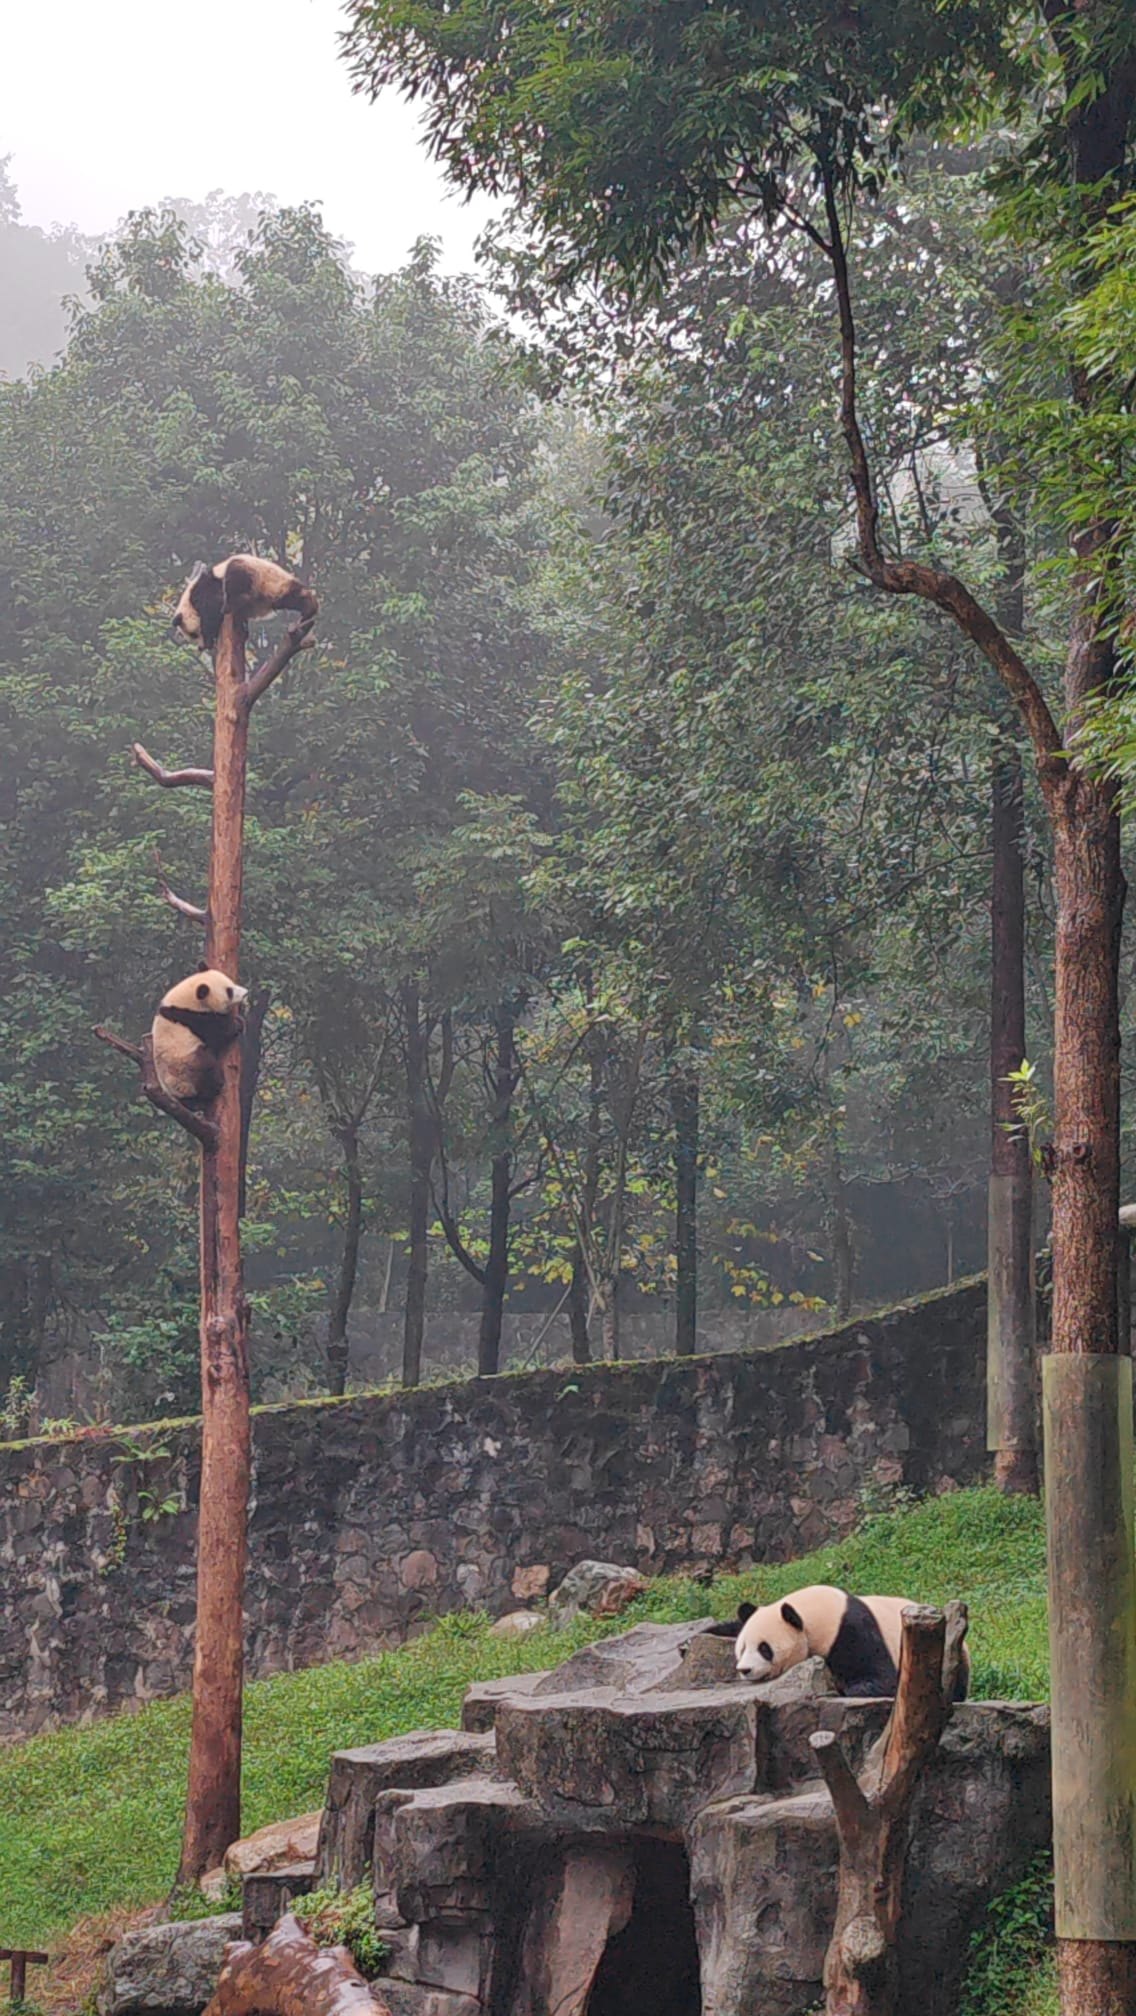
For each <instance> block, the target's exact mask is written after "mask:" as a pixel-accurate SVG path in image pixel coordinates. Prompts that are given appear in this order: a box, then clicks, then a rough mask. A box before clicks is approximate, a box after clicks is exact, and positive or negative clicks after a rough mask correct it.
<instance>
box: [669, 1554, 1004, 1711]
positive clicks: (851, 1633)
mask: <svg viewBox="0 0 1136 2016" xmlns="http://www.w3.org/2000/svg"><path fill="white" fill-rule="evenodd" d="M910 1607H911V1599H910V1598H909V1597H907V1596H850V1595H849V1594H848V1591H847V1590H846V1589H835V1588H833V1587H832V1586H831V1584H829V1583H827V1582H814V1583H811V1584H810V1586H809V1587H808V1588H807V1589H794V1590H793V1592H792V1593H791V1595H788V1596H784V1597H782V1598H781V1600H780V1601H779V1602H777V1603H763V1604H762V1605H761V1607H760V1608H759V1607H758V1606H757V1605H756V1604H753V1603H739V1605H738V1614H737V1616H736V1617H733V1618H730V1619H729V1621H728V1622H727V1623H725V1624H715V1625H714V1626H713V1627H712V1630H711V1631H710V1632H709V1633H708V1634H707V1635H708V1636H712V1637H715V1638H733V1639H734V1640H735V1645H734V1659H735V1663H736V1665H737V1670H738V1677H739V1679H744V1680H776V1678H777V1676H778V1674H780V1673H785V1672H787V1671H788V1669H789V1667H790V1666H799V1665H800V1663H801V1661H802V1659H811V1658H812V1657H813V1656H814V1655H815V1654H817V1653H819V1654H820V1657H821V1658H822V1659H823V1660H824V1662H825V1665H826V1666H827V1667H828V1670H829V1672H830V1673H831V1674H832V1677H833V1679H834V1680H835V1682H836V1684H837V1686H838V1687H839V1689H840V1691H841V1693H842V1694H855V1695H860V1696H877V1695H878V1696H883V1697H885V1698H890V1697H891V1696H892V1695H894V1693H895V1690H896V1684H897V1680H898V1674H899V1651H900V1643H901V1640H902V1637H903V1613H904V1611H905V1610H906V1609H909V1608H910ZM969 1682H970V1660H969V1658H968V1656H967V1653H966V1648H965V1646H964V1648H963V1654H962V1659H961V1661H960V1663H959V1674H958V1682H957V1684H956V1687H955V1699H956V1701H965V1700H966V1694H967V1687H968V1685H969Z"/></svg>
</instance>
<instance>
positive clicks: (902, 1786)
mask: <svg viewBox="0 0 1136 2016" xmlns="http://www.w3.org/2000/svg"><path fill="white" fill-rule="evenodd" d="M965 1635H966V1606H965V1604H962V1603H951V1604H949V1605H948V1606H947V1611H946V1614H944V1612H943V1611H941V1610H928V1609H916V1608H915V1607H914V1606H913V1607H911V1608H909V1609H907V1610H905V1611H904V1613H903V1643H902V1648H901V1651H900V1659H899V1679H898V1682H897V1686H896V1696H895V1702H894V1705H893V1707H892V1711H891V1715H890V1717H889V1719H888V1723H887V1726H886V1728H885V1729H884V1732H883V1734H882V1736H881V1737H880V1739H879V1742H878V1743H877V1744H876V1745H875V1748H874V1749H873V1751H872V1753H871V1755H870V1757H869V1759H868V1762H867V1764H866V1766H865V1768H864V1770H863V1771H862V1772H861V1774H860V1776H859V1778H857V1777H856V1775H855V1773H854V1772H853V1771H852V1768H851V1766H850V1765H849V1763H848V1761H847V1759H846V1757H845V1755H844V1752H843V1751H842V1750H841V1747H840V1743H839V1740H838V1738H837V1737H836V1736H834V1735H833V1734H832V1733H831V1731H828V1730H821V1731H818V1733H817V1734H816V1735H814V1736H811V1737H810V1738H809V1741H810V1744H811V1746H812V1748H813V1750H814V1752H815V1754H816V1758H817V1762H818V1763H819V1765H820V1768H821V1770H822V1772H823V1773H824V1780H825V1783H826V1785H827V1786H828V1790H829V1793H830V1795H831V1798H832V1804H833V1808H834V1811H835V1814H836V1832H837V1838H838V1840H839V1843H840V1880H839V1889H838V1893H837V1905H836V1924H835V1927H834V1929H833V1934H832V1940H831V1943H830V1945H829V1948H828V1952H827V1954H826V1955H825V1962H824V1990H825V2009H826V2012H827V2016H893V2012H894V2010H895V2007H896V2001H897V1989H898V1978H897V1955H896V1938H897V1934H898V1930H899V1920H900V1912H901V1909H902V1904H903V1878H904V1872H905V1870H906V1867H907V1851H908V1848H909V1846H910V1842H911V1829H912V1820H913V1815H914V1805H915V1795H916V1792H917V1790H918V1787H919V1781H920V1779H921V1777H922V1775H923V1771H924V1768H925V1766H926V1764H927V1762H928V1759H929V1758H930V1757H931V1755H932V1753H933V1751H934V1750H935V1749H936V1748H937V1746H938V1742H939V1738H940V1737H941V1735H942V1733H943V1730H944V1729H945V1728H946V1725H947V1722H948V1721H949V1719H950V1715H951V1710H952V1708H953V1705H954V1693H955V1683H956V1680H957V1678H958V1669H959V1661H960V1659H961V1657H962V1645H963V1639H964V1637H965Z"/></svg>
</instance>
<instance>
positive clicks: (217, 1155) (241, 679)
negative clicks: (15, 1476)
mask: <svg viewBox="0 0 1136 2016" xmlns="http://www.w3.org/2000/svg"><path fill="white" fill-rule="evenodd" d="M313 621H314V615H313V616H309V617H308V618H307V619H306V620H305V621H304V622H302V623H299V624H297V625H296V626H295V627H294V628H293V629H291V630H289V631H288V633H287V635H286V636H285V637H283V638H282V639H281V641H280V643H279V644H278V645H277V647H276V649H275V651H273V653H272V655H271V657H269V658H268V659H266V660H265V663H264V664H263V665H261V666H259V667H258V668H257V670H256V671H255V672H254V673H253V675H252V676H251V678H250V677H249V676H248V668H247V664H246V660H245V645H246V641H247V640H246V632H245V627H244V624H243V623H242V622H241V621H240V620H239V619H238V618H237V617H235V616H226V617H225V619H224V621H223V623H222V625H221V633H220V636H219V637H218V640H217V648H216V651H215V652H214V654H213V670H214V676H215V680H216V708H215V713H214V722H213V833H212V845H211V850H210V857H209V905H208V909H207V912H206V928H205V956H206V959H207V960H208V962H209V964H210V965H211V966H216V967H218V968H219V969H220V971H221V972H223V973H227V974H228V975H229V977H230V979H233V980H235V979H236V978H237V977H238V967H239V965H240V950H241V893H242V883H243V875H244V819H245V781H246V776H247V772H248V735H249V720H250V717H251V714H252V709H253V707H254V706H255V704H256V702H257V701H258V700H259V699H260V697H261V695H262V694H263V693H265V692H267V690H268V688H269V687H270V686H271V685H272V684H273V682H274V681H275V680H276V679H278V678H279V677H280V674H281V672H283V670H284V668H285V667H286V666H287V665H289V664H290V663H291V661H292V659H293V658H294V657H295V656H296V654H297V652H299V651H301V650H303V648H304V646H305V644H306V642H307V640H308V635H309V632H310V630H311V627H312V623H313ZM242 1051H243V1045H242V1044H240V1043H232V1044H230V1045H229V1048H228V1049H227V1050H226V1051H225V1052H224V1055H223V1058H222V1072H223V1081H222V1086H221V1091H220V1093H219V1095H218V1097H217V1098H216V1099H215V1100H214V1102H213V1105H212V1108H211V1109H210V1113H209V1116H208V1123H207V1128H206V1132H205V1133H199V1135H198V1138H199V1139H200V1140H201V1143H202V1149H201V1417H202V1419H201V1488H200V1498H199V1505H198V1515H197V1625H196V1634H195V1641H194V1653H193V1721H192V1726H191V1729H190V1739H189V1777H188V1784H187V1788H186V1802H185V1829H184V1832H183V1835H182V1845H181V1861H180V1863H179V1865H178V1875H177V1880H178V1882H179V1883H195V1882H196V1881H197V1879H198V1877H200V1876H202V1875H203V1874H204V1873H205V1871H206V1870H207V1869H212V1868H215V1867H216V1866H217V1864H218V1863H219V1862H220V1861H221V1858H222V1857H223V1855H224V1853H225V1850H226V1848H227V1847H228V1846H229V1844H230V1842H232V1841H235V1840H237V1839H238V1837H239V1835H240V1831H241V1710H242V1690H243V1683H244V1585H245V1557H246V1552H247V1538H248V1536H247V1528H248V1495H249V1476H250V1471H251V1446H252V1445H251V1436H250V1431H249V1373H248V1322H249V1306H248V1302H247V1300H246V1297H245V1289H244V1274H243V1271H242V1266H241V1187H242V1165H243V1134H244V1129H243V1107H242V1100H241V1065H242ZM173 1103H174V1104H175V1105H176V1101H175V1102H173ZM191 1117H192V1116H191ZM209 1123H211V1124H209Z"/></svg>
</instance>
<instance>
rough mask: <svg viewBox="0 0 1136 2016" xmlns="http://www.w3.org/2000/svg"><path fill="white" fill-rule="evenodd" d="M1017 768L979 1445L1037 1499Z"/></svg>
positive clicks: (1009, 776)
mask: <svg viewBox="0 0 1136 2016" xmlns="http://www.w3.org/2000/svg"><path fill="white" fill-rule="evenodd" d="M1022 809H1023V808H1022V765H1021V759H1020V757H1019V756H1018V754H1017V752H1016V750H1014V749H1013V748H1012V747H1010V746H1009V745H1007V746H1006V747H1005V748H1003V749H1001V750H999V751H998V752H997V754H996V755H995V757H994V761H993V764H992V766H991V779H990V847H991V855H992V862H991V878H990V1180H989V1193H988V1196H989V1217H988V1232H987V1281H988V1299H987V1318H986V1325H987V1327H986V1446H987V1448H988V1449H989V1450H991V1451H992V1452H993V1455H994V1480H995V1483H996V1484H997V1485H998V1488H999V1490H1001V1491H1005V1492H1016V1491H1021V1492H1027V1493H1031V1494H1032V1495H1034V1496H1036V1494H1037V1488H1038V1476H1037V1429H1036V1419H1035V1417H1036V1396H1035V1392H1034V1371H1035V1301H1036V1297H1035V1289H1034V1270H1033V1177H1032V1168H1031V1162H1030V1144H1029V1141H1028V1139H1027V1137H1026V1133H1025V1129H1024V1128H1023V1127H1021V1126H1020V1125H1019V1124H1018V1123H1017V1115H1016V1114H1015V1112H1014V1107H1013V1088H1012V1086H1011V1084H1010V1083H1009V1074H1010V1072H1011V1071H1017V1070H1018V1069H1019V1068H1020V1066H1021V1064H1022V1061H1023V1059H1024V1057H1025V1054H1026V990H1025V867H1024V863H1023V861H1022Z"/></svg>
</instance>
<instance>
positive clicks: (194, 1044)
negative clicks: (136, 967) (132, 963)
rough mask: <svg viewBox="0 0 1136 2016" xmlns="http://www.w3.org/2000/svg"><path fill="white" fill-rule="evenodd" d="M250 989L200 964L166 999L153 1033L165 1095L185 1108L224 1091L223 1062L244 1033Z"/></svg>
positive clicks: (199, 1103)
mask: <svg viewBox="0 0 1136 2016" xmlns="http://www.w3.org/2000/svg"><path fill="white" fill-rule="evenodd" d="M247 999H248V989H247V988H246V987H238V986H237V984H236V981H235V980H230V979H229V976H228V974H227V973H219V972H218V971H217V970H216V969H215V968H212V967H209V966H205V965H201V966H199V967H198V969H197V971H196V973H191V974H190V975H189V977H188V979H185V980H179V981H178V983H177V986H176V987H171V988H170V991H169V993H168V994H164V995H163V996H162V999H161V1001H160V1003H159V1005H158V1012H157V1014H156V1015H155V1017H154V1022H153V1027H152V1029H151V1031H150V1038H151V1042H152V1043H153V1046H154V1069H155V1071H156V1073H157V1078H158V1083H159V1085H160V1086H161V1087H162V1090H163V1092H168V1093H169V1095H170V1097H171V1098H172V1099H180V1100H181V1103H182V1105H183V1106H204V1105H208V1103H209V1101H210V1100H211V1099H215V1098H216V1097H217V1094H218V1092H219V1091H220V1090H221V1083H222V1071H221V1058H222V1056H223V1055H224V1053H225V1051H226V1050H227V1049H228V1047H229V1045H230V1044H231V1043H235V1042H236V1040H237V1038H238V1036H239V1035H240V1033H241V1029H242V1026H243V1024H242V1017H241V1004H242V1003H243V1002H245V1001H247Z"/></svg>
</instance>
